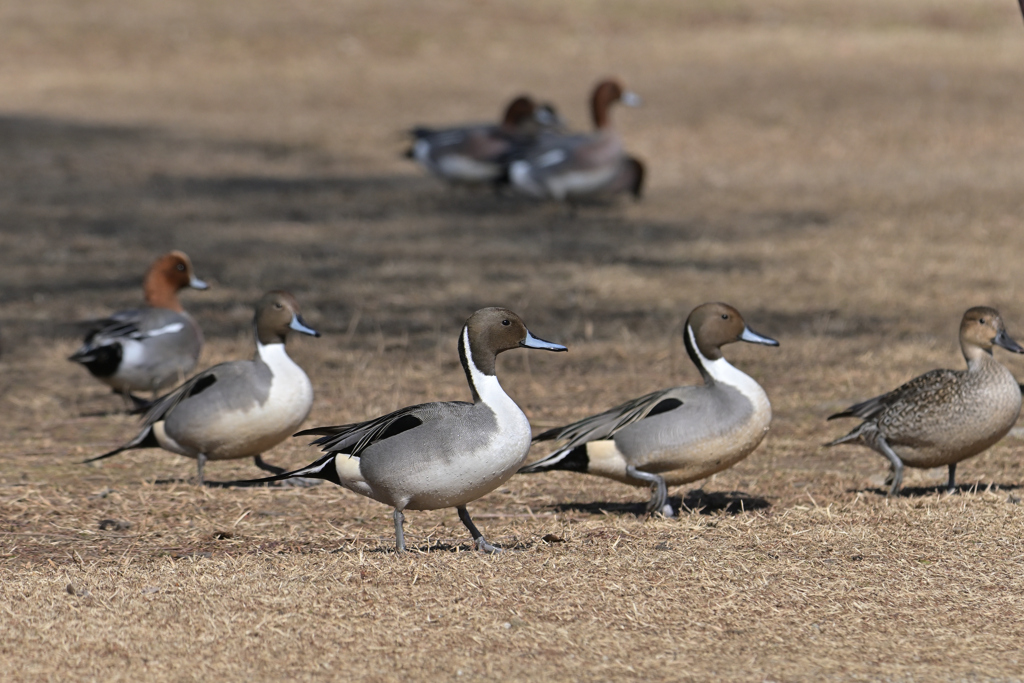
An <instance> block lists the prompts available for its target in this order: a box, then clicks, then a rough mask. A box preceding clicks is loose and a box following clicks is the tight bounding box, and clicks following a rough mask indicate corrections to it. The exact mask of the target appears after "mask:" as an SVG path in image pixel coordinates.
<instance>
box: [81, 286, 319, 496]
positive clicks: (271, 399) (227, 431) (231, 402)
mask: <svg viewBox="0 0 1024 683" xmlns="http://www.w3.org/2000/svg"><path fill="white" fill-rule="evenodd" d="M292 330H294V331H296V332H300V333H302V334H308V335H312V336H314V337H319V336H320V333H319V332H317V331H316V330H313V329H311V328H309V327H308V326H307V325H306V323H305V322H303V320H302V316H301V315H300V314H299V304H298V302H297V301H296V300H295V297H293V296H292V295H291V294H289V293H287V292H269V293H267V294H266V295H264V296H263V298H262V299H260V301H259V303H257V304H256V316H255V319H254V332H255V335H256V357H255V358H253V359H252V360H236V361H231V362H229V363H221V364H220V365H215V366H213V367H212V368H210V369H209V370H204V371H203V372H201V373H199V374H198V375H196V376H195V377H193V378H191V379H190V380H189V381H187V382H185V383H184V384H182V385H181V386H180V387H178V388H177V389H175V390H174V391H172V392H171V393H169V394H167V395H166V396H163V397H161V398H158V399H157V400H155V401H153V404H152V406H151V407H150V409H149V411H148V412H147V413H146V415H145V417H144V422H143V428H142V431H140V432H139V434H138V435H137V436H136V437H135V438H134V439H132V440H131V441H129V442H128V443H126V444H125V445H123V446H121V447H120V448H115V449H114V450H112V451H110V452H109V453H104V454H103V455H100V456H97V457H95V458H91V459H89V460H86V461H85V462H93V461H96V460H102V459H104V458H109V457H111V456H113V455H117V454H118V453H121V452H123V451H127V450H132V449H136V448H163V449H164V450H166V451H170V452H172V453H178V454H180V455H184V456H186V457H188V458H195V460H196V464H197V468H198V469H197V472H198V478H199V484H200V485H202V484H203V483H204V481H203V468H204V466H205V465H206V461H207V460H231V459H234V458H246V457H252V458H254V461H255V463H256V466H257V467H259V468H260V469H264V470H267V471H270V472H274V473H278V474H279V473H281V472H283V471H284V470H283V469H281V468H280V467H274V466H272V465H268V464H267V463H265V462H263V459H262V458H261V457H260V454H261V453H263V452H264V451H266V450H268V449H270V448H273V447H274V446H276V445H277V444H279V443H281V442H282V441H284V440H285V438H287V437H288V436H289V435H290V434H292V433H293V432H294V431H295V430H296V429H298V428H299V426H300V425H302V423H303V421H305V419H306V417H307V416H308V415H309V411H310V409H311V408H312V407H313V385H312V384H310V381H309V377H307V376H306V373H305V372H303V371H302V368H300V367H299V366H298V365H297V364H296V363H295V361H293V360H292V359H291V358H289V357H288V353H287V352H286V351H285V341H286V340H287V339H288V333H289V332H290V331H292Z"/></svg>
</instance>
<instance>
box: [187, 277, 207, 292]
mask: <svg viewBox="0 0 1024 683" xmlns="http://www.w3.org/2000/svg"><path fill="white" fill-rule="evenodd" d="M188 286H189V287H191V288H192V289H209V288H210V285H208V284H206V283H205V282H203V281H202V280H200V279H199V278H197V277H196V276H195V275H193V276H192V277H190V278H189V280H188Z"/></svg>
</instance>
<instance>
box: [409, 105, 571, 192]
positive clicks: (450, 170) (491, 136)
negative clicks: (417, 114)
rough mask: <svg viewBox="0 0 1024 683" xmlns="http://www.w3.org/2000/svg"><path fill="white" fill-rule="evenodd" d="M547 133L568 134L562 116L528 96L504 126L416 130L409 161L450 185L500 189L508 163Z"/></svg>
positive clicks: (511, 108) (513, 109)
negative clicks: (498, 184)
mask: <svg viewBox="0 0 1024 683" xmlns="http://www.w3.org/2000/svg"><path fill="white" fill-rule="evenodd" d="M545 130H556V131H557V130H563V128H562V123H561V120H560V119H559V117H558V113H557V112H556V111H555V109H554V107H553V106H552V105H550V104H542V105H537V104H536V103H535V102H534V101H533V100H532V99H530V98H529V97H527V96H525V95H523V96H520V97H517V98H515V99H514V100H512V102H511V103H509V105H508V107H507V108H506V109H505V116H504V118H503V119H502V121H501V123H499V124H471V125H463V126H456V127H451V128H424V127H417V128H414V129H412V131H410V133H411V135H412V137H413V144H412V147H411V148H409V150H408V151H407V152H406V157H408V158H410V159H413V160H414V161H416V162H417V163H419V164H420V165H421V166H423V168H425V169H427V170H428V171H430V172H431V173H433V174H434V175H436V176H438V177H439V178H443V179H445V180H447V181H449V182H451V183H457V184H467V185H474V184H477V185H479V184H487V183H491V184H496V183H500V182H503V181H504V180H505V179H506V178H507V166H508V161H509V159H510V158H511V157H513V156H514V155H515V154H517V153H519V152H521V151H522V150H523V149H525V148H526V147H527V146H529V145H530V144H532V143H533V142H534V140H535V138H536V136H537V135H538V134H539V133H541V132H542V131H545Z"/></svg>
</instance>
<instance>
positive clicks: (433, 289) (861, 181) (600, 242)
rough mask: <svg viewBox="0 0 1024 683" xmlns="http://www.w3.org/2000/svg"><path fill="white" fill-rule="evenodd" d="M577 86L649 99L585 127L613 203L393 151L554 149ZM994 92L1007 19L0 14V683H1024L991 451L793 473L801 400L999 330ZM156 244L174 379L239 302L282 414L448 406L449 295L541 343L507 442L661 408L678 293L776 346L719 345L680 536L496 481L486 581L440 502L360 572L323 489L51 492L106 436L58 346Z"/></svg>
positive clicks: (601, 485) (582, 122) (1021, 182)
mask: <svg viewBox="0 0 1024 683" xmlns="http://www.w3.org/2000/svg"><path fill="white" fill-rule="evenodd" d="M607 75H617V76H619V77H620V78H622V80H623V81H624V82H625V83H626V84H627V85H628V86H629V87H630V88H631V89H633V90H635V91H636V92H638V93H639V94H640V95H642V96H643V97H644V99H645V106H644V107H643V108H641V109H635V110H623V109H619V110H616V111H615V112H614V113H613V116H614V119H615V122H616V125H617V126H618V128H619V130H620V132H621V134H622V136H623V138H624V139H625V142H626V146H627V148H628V149H629V150H630V151H631V152H632V153H634V154H635V155H637V156H639V157H641V158H642V159H644V161H645V162H646V163H647V165H648V170H649V181H650V182H649V186H648V192H647V196H646V197H645V199H644V200H643V201H642V202H640V203H635V204H634V203H632V202H629V201H622V202H613V203H610V204H605V205H599V206H586V207H583V208H582V209H581V210H580V211H579V212H578V215H576V216H575V218H572V217H570V216H569V214H568V212H567V211H566V210H565V209H564V208H563V207H560V206H555V205H547V204H538V203H535V202H532V201H527V200H525V199H522V198H517V197H513V196H508V195H500V196H496V195H495V194H493V193H491V192H489V191H480V192H476V191H468V190H459V189H452V188H448V187H445V186H443V185H442V184H441V183H440V182H438V181H437V180H435V179H432V178H429V177H426V176H425V175H424V174H423V173H421V172H420V171H419V170H418V169H416V168H415V167H413V166H412V165H411V164H410V163H409V162H408V161H407V160H405V159H402V158H401V153H402V151H403V150H404V146H405V144H406V141H405V138H404V137H403V131H404V130H405V129H407V128H409V127H411V126H412V125H414V124H445V123H457V122H462V121H467V120H469V121H473V120H491V119H495V118H497V116H498V115H499V113H500V111H501V110H502V108H503V106H504V104H505V102H506V101H507V100H508V99H509V98H511V97H512V96H514V95H516V94H519V93H521V92H529V93H531V94H533V95H534V96H536V97H538V98H539V99H544V100H551V101H553V102H555V104H557V105H558V107H559V109H560V111H561V113H562V114H563V115H564V116H565V117H566V118H567V119H568V120H569V121H570V122H571V123H572V124H573V125H574V126H575V127H578V128H585V127H587V126H588V125H589V121H588V115H587V109H586V104H585V102H586V98H587V96H588V94H589V91H590V88H591V86H592V85H593V83H594V82H596V81H597V80H598V79H599V78H601V77H604V76H607ZM1022 85H1024V26H1022V22H1021V17H1020V11H1019V8H1018V7H1017V6H1016V5H1015V3H1013V2H1010V1H1009V0H972V1H970V2H962V1H961V2H954V1H952V0H907V1H905V2H900V3H891V2H881V1H876V0H868V1H866V2H859V3H840V2H835V1H833V0H828V1H823V0H817V1H810V0H769V1H768V2H753V1H747V0H728V1H726V2H718V1H711V0H707V1H704V0H696V1H688V2H685V3H680V2H674V1H668V0H665V1H662V0H652V1H650V2H642V3H634V2H609V3H597V2H560V3H546V2H539V1H536V0H525V1H524V2H518V3H507V2H494V1H490V0H477V1H473V2H456V1H454V0H432V1H429V2H427V1H424V2H415V3H407V2H398V1H393V0H384V1H382V2H370V1H366V2H337V3H325V2H313V1H311V0H310V1H306V0H294V1H292V2H289V3H286V4H285V3H274V2H262V1H255V2H237V1H234V0H229V1H223V2H217V3H204V2H185V1H176V2H157V1H155V0H142V1H139V2H132V3H127V4H126V3H116V2H109V1H107V0H91V1H88V2H68V1H66V0H64V1H57V0H37V1H35V2H32V3H3V4H0V161H2V163H0V343H2V355H0V425H2V433H3V434H4V435H5V437H6V438H4V439H3V440H2V442H0V525H2V526H0V577H2V581H0V610H2V615H0V636H2V637H0V677H2V678H3V679H4V680H43V679H61V680H67V679H75V680H90V679H104V680H120V679H136V680H138V679H143V680H165V679H166V680H183V679H191V678H207V677H210V676H218V677H221V678H223V679H225V680H238V679H243V678H248V679H256V680H277V679H303V680H311V679H334V678H336V679H348V678H357V677H358V678H363V679H366V680H381V681H385V680H398V679H401V680H409V679H413V680H416V679H423V678H427V677H432V678H436V679H439V680H517V679H518V680H694V681H697V680H736V681H740V680H743V681H746V680H749V681H763V680H778V681H783V680H787V681H788V680H821V679H829V680H893V681H913V680H943V679H948V680H1020V679H1021V678H1024V656H1022V655H1021V653H1020V643H1021V642H1024V617H1022V616H1021V615H1022V614H1024V578H1022V576H1024V573H1022V571H1021V569H1022V561H1024V542H1022V540H1021V538H1022V535H1024V508H1022V506H1021V504H1020V502H1021V500H1020V499H1021V497H1024V494H1022V493H1021V488H1020V487H1021V485H1022V484H1024V461H1022V459H1021V453H1022V443H1021V441H1020V437H1019V436H1017V435H1015V434H1011V436H1010V437H1008V438H1007V439H1006V440H1004V441H1003V442H1002V443H1000V444H998V445H997V446H996V447H994V448H993V449H992V450H991V451H989V452H987V453H986V454H984V455H982V456H980V457H978V458H975V459H972V460H970V461H968V462H966V463H964V464H962V465H961V467H960V470H959V472H958V479H959V481H960V482H961V483H962V484H963V485H964V486H963V488H964V490H963V491H962V492H961V493H960V494H959V495H955V496H947V495H945V494H940V493H939V492H938V491H937V489H936V488H933V487H936V486H937V485H938V484H940V483H942V482H943V481H944V478H945V472H944V471H911V472H909V473H908V477H907V480H906V481H905V484H906V485H907V486H908V487H909V490H908V492H907V495H905V496H901V497H899V498H896V499H892V500H887V499H886V498H885V497H884V496H882V495H880V489H879V487H880V485H881V483H882V479H883V477H884V474H885V464H884V462H883V461H882V459H881V458H880V457H878V456H876V455H874V454H872V453H870V452H869V451H867V450H864V449H855V448H841V449H834V450H830V451H827V452H826V451H824V450H823V449H821V448H820V444H821V443H823V442H825V441H827V440H829V439H831V438H834V437H835V436H838V435H839V434H841V433H842V432H843V431H844V430H845V429H847V428H849V426H850V425H849V424H842V425H836V424H826V423H825V422H824V418H825V417H826V416H827V415H828V414H830V413H831V412H834V411H835V410H836V409H839V408H842V407H844V406H846V405H848V404H849V403H852V402H854V401H856V400H858V399H862V398H867V397H869V396H872V395H875V394H877V393H880V392H882V391H884V390H887V389H890V388H893V387H894V386H896V385H897V384H898V383H900V382H902V381H905V380H906V379H909V378H910V377H912V376H914V375H916V374H919V373H921V372H923V371H926V370H928V369H931V368H933V367H959V366H960V364H961V363H962V359H961V357H960V354H959V349H958V347H957V344H956V330H957V324H958V322H959V320H960V316H961V315H962V313H963V311H964V310H965V309H966V308H968V307H969V306H972V305H981V304H984V305H991V306H995V307H997V308H998V309H999V310H1000V311H1001V312H1002V314H1003V317H1004V318H1005V319H1006V321H1007V324H1008V326H1009V332H1010V333H1011V335H1014V336H1016V337H1017V339H1018V340H1020V339H1022V338H1024V301H1022V298H1021V294H1022V289H1024V286H1022V284H1021V283H1024V262H1022V258H1024V192H1022V188H1024V134H1022V132H1021V125H1020V121H1021V117H1022V115H1024V87H1022ZM172 248H178V249H183V250H184V251H186V252H187V253H188V254H189V255H190V256H191V257H192V260H193V262H194V264H195V267H196V272H197V274H198V275H199V277H201V278H203V279H206V280H207V281H209V282H210V283H211V285H212V288H211V289H210V290H209V291H207V292H188V293H186V294H185V296H184V300H185V306H186V307H187V308H188V309H189V310H190V311H191V312H192V313H193V315H194V316H195V317H196V318H197V320H198V321H199V323H200V324H201V325H202V326H203V329H204V331H205V333H206V336H207V339H208V346H207V348H206V349H205V350H204V354H203V358H202V360H201V364H202V365H203V366H207V365H210V364H213V363H215V362H219V361H222V360H227V359H232V358H238V357H244V356H247V355H249V354H250V353H251V344H252V342H251V327H250V326H251V316H252V308H251V307H252V304H253V302H255V301H256V299H257V298H258V297H259V295H260V294H261V293H262V292H263V291H264V290H267V289H272V288H286V289H289V290H291V291H292V292H293V293H294V294H295V295H296V296H297V298H298V299H299V301H300V302H301V303H302V304H303V307H304V316H305V317H306V319H307V320H308V322H309V323H310V324H312V325H313V326H314V327H316V328H317V329H319V330H320V331H321V332H323V333H324V337H323V338H321V339H306V338H303V339H297V340H295V342H294V343H293V344H292V345H291V347H290V351H291V353H292V356H293V357H294V358H295V359H296V360H297V361H298V362H299V363H300V364H301V365H302V366H303V367H304V368H306V370H307V371H308V372H309V374H310V376H311V377H312V379H313V383H314V387H315V389H316V392H317V402H316V404H315V406H314V410H313V414H312V415H311V417H310V419H309V422H308V424H309V425H311V426H312V425H320V424H328V423H331V424H337V423H343V422H352V421H356V420H361V419H364V418H368V417H372V416H375V415H377V414H380V413H381V412H384V411H388V410H392V409H394V408H398V407H401V406H403V405H409V404H412V403H416V402H421V401H427V400H436V399H463V400H465V399H467V398H468V390H467V389H466V386H465V380H464V377H463V374H462V371H461V368H460V367H459V366H458V357H457V352H456V336H457V334H458V332H459V329H460V327H461V325H462V323H463V322H464V320H465V319H466V317H468V316H469V314H470V313H472V311H474V310H475V309H476V308H479V307H481V306H487V305H505V306H509V307H510V308H512V309H514V310H516V311H517V312H518V313H520V314H521V315H522V317H523V318H524V320H525V321H526V322H527V324H528V325H529V326H530V328H531V329H532V330H533V331H534V332H535V333H536V334H538V335H539V336H541V337H543V338H545V339H550V340H552V341H557V342H562V343H566V344H567V345H568V346H569V347H570V352H569V354H559V355H554V354H528V353H525V352H519V353H515V352H514V353H509V354H506V355H505V356H503V357H502V359H501V361H500V362H499V366H500V370H501V373H502V375H501V376H502V382H503V385H504V386H505V388H506V389H507V390H508V391H509V393H510V394H511V395H512V396H513V397H514V398H515V399H516V400H517V401H518V402H519V403H520V405H522V406H523V408H524V410H525V411H526V412H527V414H528V415H529V416H530V417H531V420H532V422H533V424H534V426H535V427H538V428H540V427H550V426H553V425H556V424H561V423H564V422H567V421H570V420H573V419H576V418H579V417H582V416H584V415H587V414H589V413H592V412H595V411H598V410H602V409H604V408H607V407H610V406H611V405H614V404H616V403H618V402H620V401H621V400H623V399H626V398H630V397H634V396H637V395H639V394H642V393H646V392H648V391H652V390H654V389H657V388H663V387H665V386H668V385H669V384H671V383H684V382H696V381H698V380H699V376H698V375H697V372H696V371H695V369H694V368H693V367H692V366H691V365H690V363H689V360H688V359H687V357H686V354H685V351H684V350H683V348H682V343H681V338H680V329H681V325H682V322H683V320H684V319H685V317H686V315H687V313H688V312H689V311H690V309H692V308H693V307H694V306H696V305H697V304H699V303H702V302H704V301H708V300H721V301H726V302H729V303H731V304H732V305H734V306H736V307H737V308H738V309H739V310H740V311H741V312H742V313H743V314H744V316H745V317H746V319H747V322H748V323H749V324H750V325H751V327H753V328H754V329H756V330H757V331H759V332H761V333H763V334H767V335H770V336H772V337H775V338H777V339H778V340H779V341H780V342H781V344H782V345H781V347H780V348H778V349H767V348H763V347H752V346H748V345H738V346H733V347H728V348H727V349H726V354H727V355H728V357H729V358H730V359H731V360H732V362H733V363H734V364H736V365H737V366H738V367H740V368H741V369H743V370H745V371H746V372H748V373H749V374H751V375H752V376H753V377H755V378H756V379H757V380H758V381H759V382H760V383H761V384H762V385H763V386H764V387H765V388H766V390H767V391H768V394H769V396H770V397H771V398H772V402H773V406H774V408H775V415H776V417H775V421H774V423H773V426H772V431H771V433H770V434H769V435H768V437H767V439H766V440H765V442H764V443H763V444H762V446H761V447H760V448H759V449H758V450H757V451H755V452H754V453H753V454H752V455H751V456H750V457H749V458H748V459H747V460H746V461H744V462H742V463H740V464H739V465H738V466H737V467H735V468H734V469H732V470H729V471H726V472H724V473H721V474H719V475H717V476H715V477H713V478H712V479H710V480H707V481H704V482H699V483H697V484H694V485H691V486H685V487H681V488H680V489H678V490H676V491H674V492H673V494H674V495H675V496H676V498H677V499H680V501H681V502H683V503H685V504H686V505H687V506H688V507H689V508H690V509H691V510H693V512H692V513H690V514H684V515H683V516H682V517H681V518H680V519H678V520H663V519H646V518H644V517H642V516H640V514H639V513H640V512H641V511H642V505H641V502H642V501H644V500H646V498H647V493H646V491H642V490H639V489H636V490H634V489H630V488H629V487H625V486H622V485H619V484H615V483H613V482H607V481H604V480H599V479H590V478H586V477H583V476H579V475H573V474H567V473H563V474H552V475H535V476H531V477H522V478H514V479H513V480H512V481H510V482H509V483H508V485H507V486H506V487H503V488H502V489H500V490H498V491H496V492H494V493H492V494H490V495H489V496H487V497H485V498H483V499H481V500H480V501H478V502H477V503H475V504H474V505H472V506H471V511H472V512H473V514H474V516H475V518H476V519H477V521H478V523H479V524H480V526H481V527H482V528H483V529H484V531H485V532H486V533H487V535H488V537H489V538H490V540H492V541H494V542H496V543H498V544H501V545H504V546H505V547H507V548H514V549H515V551H514V552H509V553H506V554H504V555H502V556H498V557H482V556H478V555H476V554H474V553H471V552H469V543H468V538H467V534H466V533H465V531H464V530H463V529H462V527H461V525H460V524H459V522H458V519H457V517H456V515H455V513H454V511H438V512H421V513H415V512H414V513H410V514H409V515H408V522H407V541H408V543H409V545H410V547H411V548H413V549H414V552H411V553H409V554H407V555H406V556H403V557H396V556H395V555H394V554H393V553H392V547H393V532H392V527H391V521H390V510H389V509H388V508H386V507H384V506H382V505H380V504H377V503H374V502H372V501H367V500H364V499H362V498H360V497H358V496H356V495H355V494H351V493H349V492H347V491H344V490H342V489H340V488H337V487H331V486H329V485H325V486H322V487H319V488H316V489H311V490H301V491H298V490H289V491H252V490H246V491H230V490H220V489H208V490H199V489H197V488H196V487H194V486H192V485H190V484H188V483H185V482H182V483H175V484H155V483H154V481H155V480H159V479H167V478H171V479H174V478H187V477H189V476H191V474H192V473H193V471H194V464H193V462H192V461H189V460H186V459H184V458H179V457H177V456H174V455H171V454H167V453H162V452H158V451H139V452H135V453H131V454H125V455H122V456H119V457H117V458H115V459H111V460H107V461H104V462H103V463H101V464H98V465H97V466H81V465H78V464H76V463H77V462H78V461H79V460H81V459H83V458H84V457H86V456H89V455H94V454H98V453H100V452H103V451H105V450H107V449H109V448H111V447H113V446H115V445H117V444H119V443H121V442H123V441H124V440H126V439H127V438H129V437H130V436H132V435H133V434H134V430H135V425H136V422H135V419H134V418H132V417H129V416H126V415H122V414H120V413H119V412H118V411H119V410H120V408H121V404H120V400H119V399H118V398H117V397H116V396H113V395H111V394H109V393H107V392H106V391H105V389H104V388H103V387H102V386H101V385H99V384H98V383H95V382H94V381H92V380H91V379H90V378H89V377H88V375H87V374H86V373H85V372H84V370H82V369H81V368H78V367H75V366H73V365H72V364H70V363H68V362H67V361H66V360H65V357H66V356H67V355H68V354H69V353H70V352H71V351H73V350H74V348H75V346H76V344H77V341H78V340H77V338H76V337H75V329H74V327H73V325H72V323H73V322H74V321H76V320H79V319H82V318H87V317H93V316H98V315H102V314H104V313H107V312H110V311H112V310H116V309H118V308H123V307H126V306H129V305H133V304H135V303H137V302H138V301H139V300H140V298H141V290H140V283H141V279H142V276H143V274H144V272H145V270H146V267H147V266H148V264H149V263H150V262H151V261H152V260H153V259H154V258H155V257H156V256H157V255H159V254H160V253H162V252H163V251H166V250H169V249H172ZM997 354H999V358H1000V359H1001V360H1003V361H1004V362H1005V363H1006V364H1007V365H1008V367H1010V369H1011V370H1013V371H1014V373H1015V374H1016V375H1017V376H1018V377H1019V378H1024V359H1021V358H1018V357H1009V354H1005V353H1002V352H1001V351H997ZM542 453H543V450H542V449H540V448H538V449H537V450H536V451H535V452H534V455H535V456H540V455H541V454H542ZM315 454H316V453H315V451H314V450H312V449H310V448H308V447H307V446H306V445H305V444H304V442H302V441H301V440H294V441H293V442H288V443H285V444H282V445H281V446H279V447H278V448H276V449H274V450H273V451H271V452H270V453H268V454H267V456H266V459H267V460H268V461H270V462H273V463H275V464H281V465H288V466H298V465H301V464H305V463H306V462H309V461H311V460H312V459H313V458H314V457H315ZM256 473H257V471H256V470H255V468H253V467H252V465H251V464H250V463H249V462H245V461H238V462H228V463H213V464H211V465H210V466H209V467H208V468H207V474H208V476H210V477H211V478H219V479H229V478H235V477H242V476H245V477H248V476H255V475H256ZM104 520H114V521H119V522H126V523H127V524H128V525H129V526H127V527H124V525H116V524H115V525H112V524H110V523H107V524H102V525H101V522H103V521H104ZM101 526H103V527H104V528H103V529H101ZM545 537H546V538H547V540H545Z"/></svg>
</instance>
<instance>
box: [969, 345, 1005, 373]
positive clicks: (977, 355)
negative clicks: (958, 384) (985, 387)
mask: <svg viewBox="0 0 1024 683" xmlns="http://www.w3.org/2000/svg"><path fill="white" fill-rule="evenodd" d="M962 350H963V354H964V360H966V361H967V371H968V372H978V371H980V370H984V369H985V368H987V367H989V366H990V365H992V364H993V363H996V364H998V361H997V360H996V359H995V358H994V357H993V356H992V349H983V348H981V347H980V346H974V345H971V346H965V347H964V348H963V349H962Z"/></svg>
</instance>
